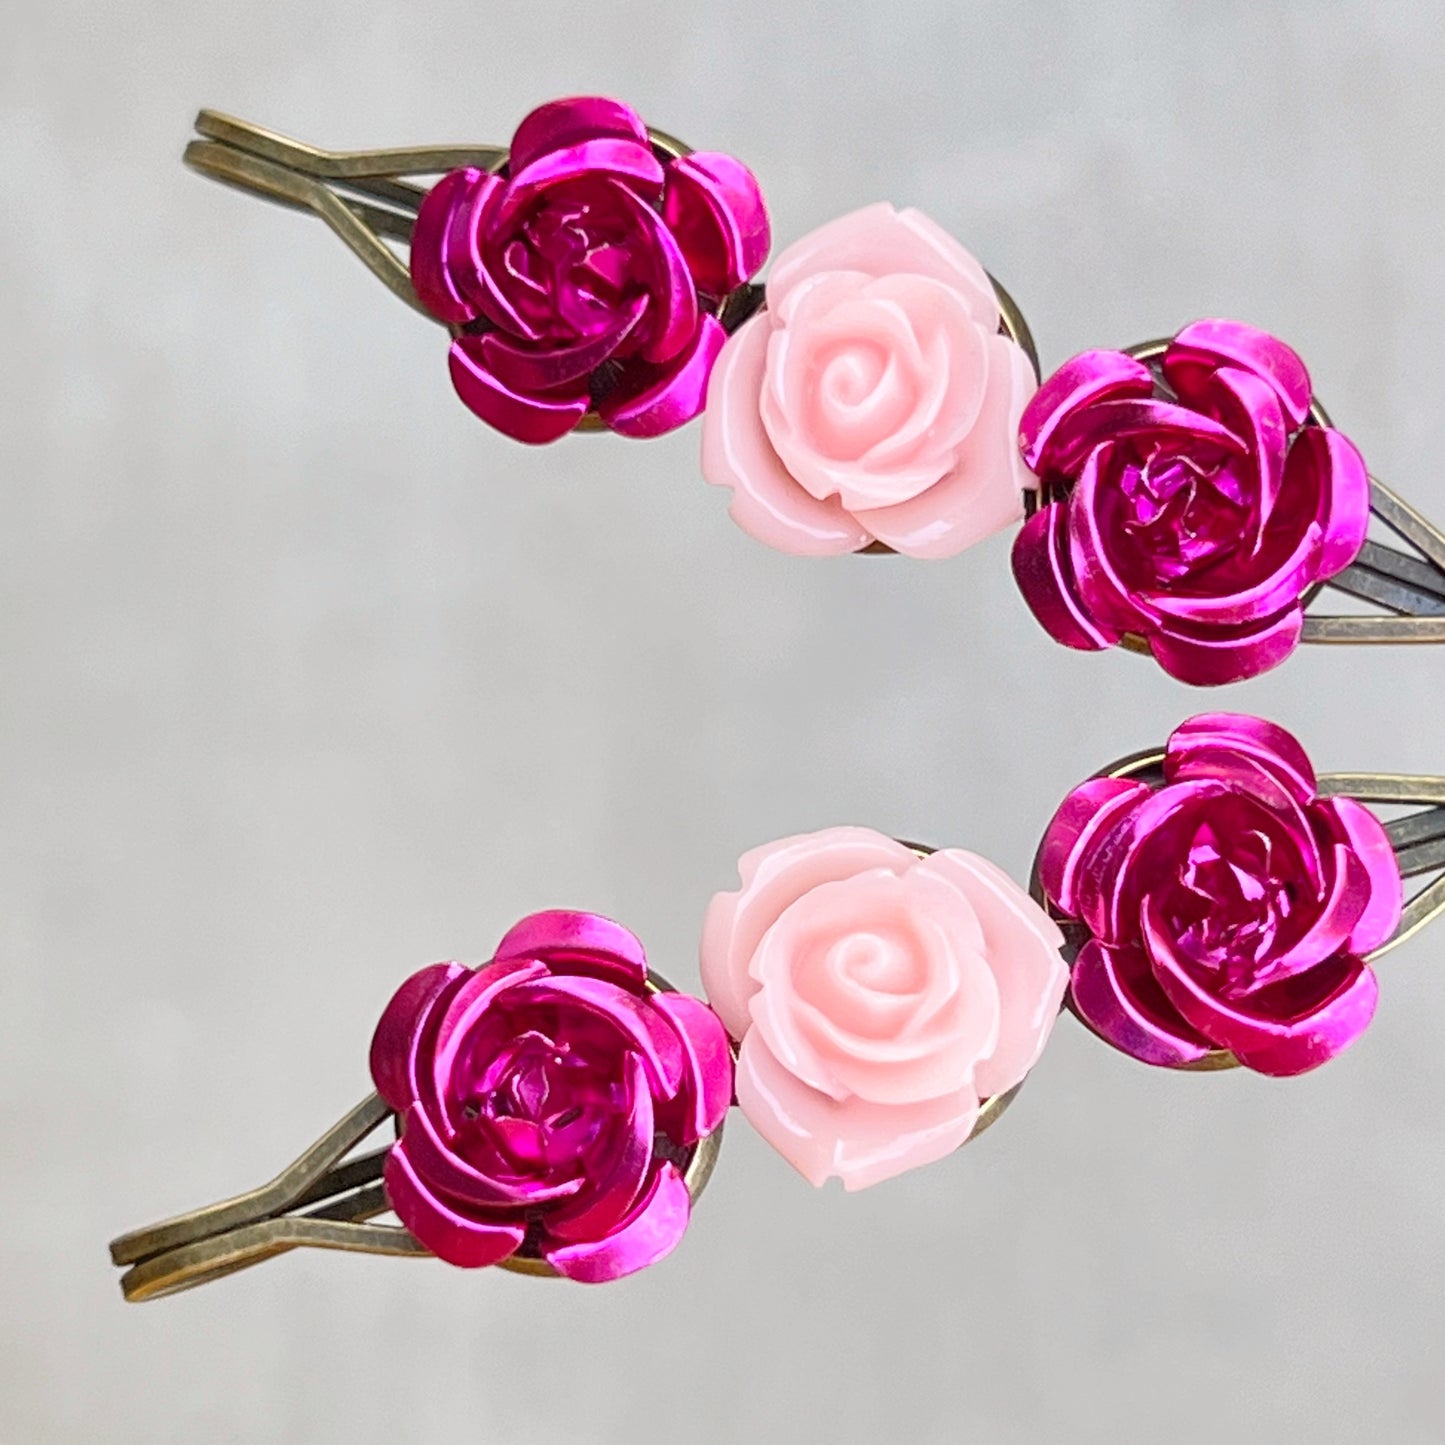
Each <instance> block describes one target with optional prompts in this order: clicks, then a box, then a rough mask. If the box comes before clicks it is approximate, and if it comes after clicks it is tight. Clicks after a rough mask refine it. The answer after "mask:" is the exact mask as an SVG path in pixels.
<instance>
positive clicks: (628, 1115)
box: [371, 912, 733, 1283]
mask: <svg viewBox="0 0 1445 1445" xmlns="http://www.w3.org/2000/svg"><path fill="white" fill-rule="evenodd" d="M371 1073H372V1077H373V1079H374V1080H375V1081H376V1087H377V1090H378V1092H379V1093H380V1094H381V1096H382V1098H383V1099H385V1100H386V1102H387V1103H388V1104H389V1105H390V1106H391V1107H392V1108H393V1109H395V1110H396V1112H397V1115H398V1117H399V1119H400V1121H401V1138H400V1139H399V1140H398V1141H397V1143H396V1144H395V1145H393V1146H392V1149H391V1152H390V1154H389V1155H388V1157H387V1160H386V1170H385V1184H386V1193H387V1198H388V1200H389V1201H390V1203H391V1206H392V1208H393V1209H394V1210H395V1211H396V1214H397V1217H398V1218H399V1219H400V1220H401V1222H402V1224H404V1225H405V1226H406V1228H407V1229H408V1230H409V1231H410V1232H411V1233H412V1234H413V1235H414V1236H415V1237H416V1238H417V1240H419V1241H420V1242H421V1243H422V1244H423V1245H425V1246H426V1247H427V1248H428V1249H429V1250H431V1252H432V1253H433V1254H435V1255H438V1256H439V1257H440V1258H442V1259H445V1260H447V1261H448V1262H449V1263H451V1264H457V1265H464V1266H468V1267H477V1266H481V1265H488V1264H497V1263H499V1262H500V1261H502V1260H505V1259H507V1258H508V1257H510V1256H511V1255H514V1254H516V1253H518V1251H521V1252H522V1253H524V1254H527V1255H531V1256H534V1257H539V1258H541V1259H543V1260H546V1261H547V1263H549V1264H550V1265H552V1266H553V1268H555V1269H556V1270H557V1272H558V1273H559V1274H562V1275H566V1276H567V1277H568V1278H569V1279H576V1280H582V1281H585V1282H587V1283H600V1282H602V1281H605V1280H610V1279H617V1278H619V1277H620V1276H621V1275H624V1274H630V1273H632V1272H633V1271H634V1270H638V1269H642V1268H643V1267H644V1266H645V1265H649V1264H653V1263H654V1262H656V1261H657V1260H659V1259H661V1258H662V1257H663V1256H664V1255H666V1254H667V1253H669V1252H670V1251H671V1250H672V1248H673V1247H674V1246H675V1245H676V1244H677V1242H678V1240H680V1239H681V1238H682V1234H683V1231H684V1229H686V1227H687V1221H688V1215H689V1212H690V1207H691V1201H690V1198H689V1195H688V1190H687V1185H686V1183H685V1182H684V1179H683V1173H682V1169H681V1167H680V1164H681V1163H682V1162H683V1161H684V1160H685V1158H686V1156H687V1151H688V1150H689V1149H691V1147H692V1146H694V1145H695V1144H696V1143H697V1142H698V1141H699V1140H700V1139H702V1138H703V1137H704V1136H705V1135H707V1134H710V1133H712V1132H713V1131H714V1130H715V1129H716V1128H717V1127H718V1126H719V1125H720V1124H721V1123H722V1120H723V1116H724V1115H725V1114H726V1112H727V1109H728V1105H729V1103H730V1101H731V1099H732V1091H733V1063H732V1055H731V1053H730V1052H729V1048H728V1040H727V1035H726V1033H725V1032H724V1030H723V1026H722V1024H721V1023H720V1022H719V1021H718V1019H717V1017H716V1015H715V1014H714V1013H713V1012H712V1010H711V1009H709V1008H708V1007H707V1005H706V1004H703V1003H701V1002H699V1001H698V1000H697V999H694V998H689V997H688V996H687V995H685V994H679V993H654V992H650V991H649V989H648V987H647V964H646V960H645V958H644V955H643V951H642V945H641V944H640V943H639V942H638V941H637V939H636V938H634V937H633V935H632V934H631V933H629V932H628V931H627V930H626V929H625V928H622V927H621V926H619V925H618V924H616V923H612V922H611V921H609V920H608V919H605V918H601V917H598V916H597V915H596V914H593V913H562V912H553V913H538V914H534V915H533V916H532V917H530V918H525V919H523V920H522V922H520V923H519V924H517V926H516V927H515V928H513V929H512V931H511V932H510V933H508V934H507V936H506V937H505V938H504V939H503V940H502V943H501V946H500V947H499V948H498V949H497V954H496V957H495V958H494V959H493V960H492V962H491V963H489V964H487V965H485V966H484V967H482V968H478V969H471V968H465V967H463V966H462V965H461V964H457V963H438V964H434V965H433V966H432V967H430V968H424V969H422V970H421V972H420V973H417V974H414V975H413V976H412V977H411V978H409V979H408V980H407V981H406V983H404V984H403V985H402V986H401V988H400V990H399V991H398V992H397V994H396V996H395V997H394V998H393V999H392V1001H391V1003H390V1004H389V1005H388V1006H387V1009H386V1012H385V1014H384V1015H383V1016H382V1019H381V1022H380V1024H378V1026H377V1030H376V1036H375V1038H374V1039H373V1040H372V1045H371Z"/></svg>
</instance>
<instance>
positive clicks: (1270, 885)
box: [1034, 713, 1445, 1075]
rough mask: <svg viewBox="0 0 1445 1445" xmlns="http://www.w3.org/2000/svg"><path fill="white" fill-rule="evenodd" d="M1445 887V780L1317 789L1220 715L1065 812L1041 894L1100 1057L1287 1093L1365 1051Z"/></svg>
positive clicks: (1258, 731)
mask: <svg viewBox="0 0 1445 1445" xmlns="http://www.w3.org/2000/svg"><path fill="white" fill-rule="evenodd" d="M1365 804H1375V805H1385V806H1389V807H1391V808H1392V809H1395V810H1413V811H1405V812H1404V813H1403V816H1400V817H1397V818H1394V819H1393V820H1392V821H1390V822H1388V823H1386V822H1382V821H1381V820H1380V819H1379V818H1378V817H1377V816H1376V815H1375V813H1373V812H1372V811H1371V810H1370V809H1369V808H1368V807H1366V806H1365ZM1442 870H1445V778H1419V777H1405V776H1400V775H1395V774H1381V773H1347V774H1326V775H1325V776H1324V777H1320V778H1317V777H1316V775H1315V771H1314V768H1313V766H1312V765H1311V763H1310V760H1309V758H1308V756H1307V755H1306V753H1305V751H1304V749H1303V748H1302V747H1301V745H1300V744H1299V742H1298V741H1297V740H1296V739H1295V738H1294V737H1293V736H1292V735H1291V734H1289V733H1288V732H1286V731H1285V730H1284V729H1283V728H1281V727H1279V726H1277V725H1276V724H1274V723H1270V722H1266V721H1264V720H1263V719H1261V718H1257V717H1248V716H1243V715H1239V714H1234V713H1208V714H1204V715H1202V716H1199V717H1195V718H1191V719H1190V720H1189V721H1188V722H1186V723H1183V724H1182V725H1181V726H1180V727H1178V728H1176V729H1175V731H1174V733H1173V734H1172V735H1171V737H1170V738H1169V741H1168V743H1167V744H1166V746H1165V747H1164V748H1163V749H1155V750H1151V751H1149V752H1145V753H1139V754H1136V755H1135V756H1133V757H1129V758H1125V759H1123V760H1121V761H1120V762H1118V763H1116V764H1114V765H1113V766H1111V767H1109V768H1107V769H1105V770H1104V771H1103V772H1102V773H1100V774H1099V775H1098V776H1096V777H1094V778H1091V779H1089V780H1088V781H1087V782H1085V783H1082V784H1080V785H1079V786H1078V787H1077V788H1075V789H1074V790H1073V791H1072V792H1071V793H1070V794H1069V795H1068V797H1067V798H1065V800H1064V802H1063V803H1062V804H1061V805H1060V807H1059V809H1058V811H1057V812H1056V813H1055V815H1054V818H1053V821H1052V822H1051V823H1050V824H1049V826H1048V828H1047V830H1046V831H1045V833H1044V837H1043V841H1042V843H1041V844H1040V847H1039V852H1038V857H1037V859H1036V861H1035V869H1034V891H1035V893H1036V895H1037V896H1038V897H1040V898H1041V899H1042V900H1044V901H1045V902H1046V904H1047V905H1048V907H1049V909H1050V911H1051V913H1052V915H1053V916H1054V917H1055V918H1056V919H1057V920H1059V921H1060V922H1061V923H1062V925H1063V927H1064V932H1065V936H1066V938H1067V941H1068V942H1067V951H1068V953H1069V955H1070V957H1071V959H1072V973H1071V978H1070V985H1069V1006H1070V1007H1071V1008H1072V1010H1073V1012H1074V1013H1075V1014H1077V1015H1078V1017H1079V1018H1080V1019H1082V1020H1083V1022H1084V1023H1086V1024H1087V1025H1088V1026H1089V1027H1090V1028H1091V1029H1092V1030H1093V1031H1094V1032H1095V1033H1096V1034H1098V1035H1099V1037H1100V1038H1102V1039H1103V1040H1104V1041H1105V1042H1106V1043H1109V1044H1112V1045H1113V1046H1114V1047H1115V1048H1116V1049H1119V1050H1120V1051H1122V1052H1123V1053H1126V1054H1129V1055H1131V1056H1132V1057H1134V1058H1136V1059H1139V1060H1141V1061H1142V1062H1144V1063H1148V1064H1155V1065H1160V1066H1163V1067H1167V1068H1179V1069H1219V1068H1228V1067H1234V1066H1236V1065H1242V1066H1244V1067H1245V1068H1249V1069H1253V1070H1255V1071H1256V1072H1257V1073H1261V1074H1271V1075H1291V1074H1301V1073H1305V1072H1307V1071H1308V1070H1310V1069H1315V1068H1318V1067H1319V1066H1320V1065H1321V1064H1323V1063H1326V1062H1328V1061H1329V1060H1330V1059H1332V1058H1334V1057H1335V1055H1336V1054H1338V1053H1340V1052H1341V1050H1343V1049H1345V1048H1346V1047H1348V1046H1349V1045H1350V1044H1351V1043H1353V1042H1354V1041H1355V1039H1357V1038H1358V1037H1359V1035H1360V1034H1361V1033H1362V1032H1363V1031H1364V1029H1365V1027H1366V1026H1367V1025H1368V1024H1369V1022H1370V1019H1371V1018H1372V1016H1373V1015H1374V1011H1375V1004H1376V1000H1377V998H1378V993H1379V985H1378V981H1377V978H1376V974H1375V970H1374V966H1373V965H1374V963H1375V962H1376V961H1377V960H1378V959H1380V958H1381V957H1382V956H1383V955H1384V954H1385V953H1386V952H1387V951H1388V950H1389V949H1391V948H1393V947H1395V946H1396V945H1397V944H1399V943H1401V942H1403V941H1404V939H1406V938H1408V937H1410V936H1411V935H1412V934H1413V933H1415V932H1416V931H1417V930H1418V929H1420V928H1422V927H1423V926H1424V925H1425V924H1426V923H1427V922H1429V920H1430V919H1432V918H1433V917H1435V916H1436V915H1437V914H1438V913H1440V912H1441V911H1442V910H1445V872H1442ZM1430 875H1433V880H1432V881H1430V882H1428V883H1426V885H1425V886H1424V887H1422V888H1420V889H1419V890H1418V891H1417V892H1416V893H1415V894H1414V895H1413V896H1412V897H1411V898H1409V899H1408V901H1406V900H1405V898H1404V880H1406V879H1413V878H1419V877H1425V876H1430Z"/></svg>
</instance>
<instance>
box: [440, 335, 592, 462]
mask: <svg viewBox="0 0 1445 1445" xmlns="http://www.w3.org/2000/svg"><path fill="white" fill-rule="evenodd" d="M485 339H486V338H485V337H481V336H459V337H457V339H456V340H455V341H454V342H452V350H451V372H452V385H453V386H454V387H456V390H457V395H458V396H459V397H461V399H462V401H463V402H464V403H465V404H466V405H467V406H468V407H469V408H470V409H471V410H472V411H474V412H475V413H476V414H477V415H478V416H479V417H481V419H482V420H483V421H484V422H486V423H487V424H488V425H489V426H493V427H495V428H496V429H497V430H498V431H499V432H502V433H503V434H504V435H506V436H509V437H511V438H512V439H513V440H514V441H519V442H527V443H528V444H529V445H532V446H537V445H540V444H541V443H543V442H551V441H556V440H557V438H558V437H561V436H565V435H566V434H567V433H568V432H569V431H571V430H572V428H573V427H575V426H576V425H577V423H578V422H579V421H581V420H582V418H583V417H584V416H585V415H586V414H587V408H588V406H589V405H590V404H591V395H590V393H589V392H588V390H587V384H586V382H585V380H584V381H581V382H578V383H576V384H574V386H573V388H572V389H570V390H567V391H563V392H553V393H549V394H547V395H544V396H543V395H539V396H528V395H524V394H522V393H521V392H516V391H512V390H511V389H510V388H508V387H506V386H504V385H503V384H502V382H501V381H500V380H499V379H498V378H497V377H496V376H495V375H494V374H493V372H492V369H491V367H490V365H489V364H488V362H487V360H486V350H485V347H484V346H483V342H484V341H485Z"/></svg>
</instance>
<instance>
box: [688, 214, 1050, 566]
mask: <svg viewBox="0 0 1445 1445" xmlns="http://www.w3.org/2000/svg"><path fill="white" fill-rule="evenodd" d="M999 317H1000V313H999V302H998V297H997V295H996V294H995V291H994V287H993V283H992V282H991V281H990V280H989V278H988V273H987V272H986V271H985V270H984V269H983V267H982V266H981V265H979V263H978V261H976V260H975V259H974V257H973V256H972V255H970V253H969V252H968V251H966V250H965V249H964V248H963V247H962V246H960V245H959V243H958V242H957V241H955V240H954V239H953V237H952V236H950V235H949V234H948V233H947V232H946V231H944V230H943V228H942V227H941V226H939V225H937V224H936V223H935V222H934V221H931V220H929V218H928V217H927V216H925V215H924V214H923V213H922V212H921V211H915V210H904V211H897V210H894V208H893V207H892V206H890V205H888V204H886V203H884V202H880V203H878V204H876V205H872V206H865V207H864V208H863V209H862V210H861V211H854V212H852V213H851V214H850V215H846V216H840V217H839V218H838V219H837V220H835V221H830V222H829V223H828V224H827V225H826V226H823V227H821V228H820V229H818V230H816V231H814V232H813V233H812V234H811V235H808V236H805V237H803V239H802V240H800V241H797V242H795V243H794V244H793V245H792V246H790V247H788V249H787V250H786V251H784V252H783V254H782V255H781V256H779V257H778V260H777V263H776V264H775V265H774V267H773V270H772V274H771V275H770V276H769V277H768V282H767V310H766V311H764V312H762V313H760V314H758V315H756V316H754V317H752V318H751V319H750V320H748V321H746V322H745V323H744V324H743V325H742V326H741V327H740V328H739V329H738V330H737V331H736V332H735V333H734V334H733V336H732V337H731V338H729V340H728V342H727V345H726V346H724V347H723V349H722V354H721V356H720V357H719V358H718V363H717V366H716V368H715V369H714V372H713V378H712V383H711V387H710V391H709V395H708V407H707V411H706V412H705V413H704V416H703V435H702V468H703V474H704V476H705V477H706V478H707V480H708V481H710V482H713V483H716V484H717V485H719V486H725V487H730V488H732V491H733V500H732V507H731V513H732V517H733V520H734V521H735V522H737V523H738V525H739V526H740V527H742V528H743V530H744V531H746V532H748V533H750V534H751V535H752V536H754V537H757V538H758V539H759V540H760V541H763V542H766V543H768V545H769V546H772V547H777V548H779V549H781V550H782V551H785V552H792V553H795V554H804V555H814V556H818V555H824V554H830V553H839V552H852V551H856V550H858V549H859V548H862V547H866V546H868V545H869V544H870V543H872V542H875V541H876V542H883V543H885V544H886V545H887V546H889V547H891V548H893V549H894V550H895V551H897V552H903V553H907V554H908V555H909V556H912V557H951V556H953V555H954V554H956V553H958V552H961V551H963V549H964V548H965V547H968V546H970V545H972V544H973V543H974V542H976V541H978V540H979V539H980V538H983V537H986V536H988V535H989V534H990V533H992V532H997V531H999V530H1001V529H1002V528H1004V527H1006V526H1010V525H1012V524H1013V523H1014V522H1016V521H1018V520H1019V519H1020V518H1022V516H1023V494H1024V489H1025V487H1027V486H1029V485H1030V484H1031V482H1032V478H1031V477H1030V476H1029V473H1028V470H1027V468H1026V467H1024V466H1023V464H1022V463H1021V461H1020V459H1019V456H1018V453H1017V448H1016V446H1015V437H1016V435H1017V432H1018V425H1019V416H1020V413H1021V412H1022V410H1023V406H1024V402H1025V401H1027V400H1028V398H1029V397H1030V396H1031V395H1032V394H1033V391H1034V388H1035V386H1036V385H1037V380H1036V378H1035V376H1034V372H1033V366H1032V363H1031V362H1030V360H1029V358H1028V355H1027V354H1026V353H1025V351H1024V349H1023V348H1022V347H1021V346H1020V345H1018V343H1017V342H1015V341H1013V340H1011V339H1010V338H1009V337H1007V336H1003V335H1000V334H999Z"/></svg>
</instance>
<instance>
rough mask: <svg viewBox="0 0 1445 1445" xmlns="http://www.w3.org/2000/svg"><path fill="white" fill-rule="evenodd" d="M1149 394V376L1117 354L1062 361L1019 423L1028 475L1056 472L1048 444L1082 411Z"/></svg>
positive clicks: (1151, 381)
mask: <svg viewBox="0 0 1445 1445" xmlns="http://www.w3.org/2000/svg"><path fill="white" fill-rule="evenodd" d="M1153 394H1154V374H1153V372H1151V371H1150V370H1149V368H1148V367H1147V366H1145V365H1144V363H1143V362H1142V361H1136V360H1135V359H1134V358H1133V357H1132V356H1127V355H1125V353H1124V352H1122V351H1085V352H1081V353H1080V354H1079V355H1078V356H1075V357H1072V358H1071V359H1070V360H1068V361H1066V362H1065V363H1064V364H1063V365H1062V366H1061V367H1060V368H1059V369H1058V370H1057V371H1056V372H1054V374H1053V375H1052V376H1050V377H1049V378H1048V380H1047V381H1045V382H1044V383H1043V385H1042V386H1040V387H1039V389H1038V391H1037V392H1036V393H1035V394H1034V397H1033V400H1032V401H1030V402H1029V404H1028V406H1026V407H1025V408H1024V412H1023V416H1022V417H1021V418H1020V421H1019V448H1020V450H1021V452H1022V454H1023V459H1024V462H1025V464H1026V465H1027V466H1028V468H1029V469H1030V471H1033V472H1036V473H1038V474H1039V475H1040V476H1042V475H1044V474H1045V473H1047V472H1053V471H1056V470H1058V469H1059V458H1058V456H1057V449H1056V448H1055V447H1054V445H1053V439H1054V436H1055V434H1056V433H1057V432H1058V430H1059V429H1060V427H1064V428H1065V429H1066V430H1067V429H1068V428H1069V427H1070V426H1072V424H1073V421H1074V418H1075V417H1076V416H1077V414H1078V413H1079V412H1080V411H1082V410H1083V409H1084V408H1086V407H1090V406H1093V405H1094V404H1095V403H1097V402H1101V401H1118V400H1123V399H1125V398H1128V397H1138V398H1143V397H1148V396H1153Z"/></svg>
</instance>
